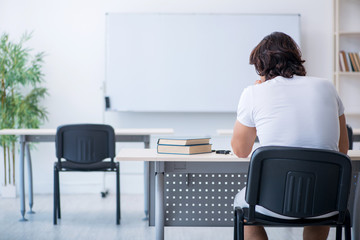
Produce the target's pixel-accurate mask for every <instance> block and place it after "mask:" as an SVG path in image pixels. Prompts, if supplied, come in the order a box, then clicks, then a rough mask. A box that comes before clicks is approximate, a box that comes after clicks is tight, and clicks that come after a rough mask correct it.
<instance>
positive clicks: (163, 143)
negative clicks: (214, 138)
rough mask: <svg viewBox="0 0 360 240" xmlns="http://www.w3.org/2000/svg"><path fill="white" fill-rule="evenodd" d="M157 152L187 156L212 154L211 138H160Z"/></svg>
mask: <svg viewBox="0 0 360 240" xmlns="http://www.w3.org/2000/svg"><path fill="white" fill-rule="evenodd" d="M157 152H158V153H164V154H185V155H188V154H199V153H210V152H211V144H210V138H159V140H158V144H157Z"/></svg>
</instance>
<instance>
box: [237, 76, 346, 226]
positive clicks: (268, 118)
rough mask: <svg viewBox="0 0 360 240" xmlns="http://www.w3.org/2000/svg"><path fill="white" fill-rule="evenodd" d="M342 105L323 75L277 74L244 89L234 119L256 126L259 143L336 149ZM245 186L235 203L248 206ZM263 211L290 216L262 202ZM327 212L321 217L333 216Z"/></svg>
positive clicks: (261, 211)
mask: <svg viewBox="0 0 360 240" xmlns="http://www.w3.org/2000/svg"><path fill="white" fill-rule="evenodd" d="M342 114H344V106H343V104H342V102H341V100H340V98H339V96H338V94H337V93H336V90H335V88H334V86H333V85H332V84H331V83H330V81H327V80H325V79H320V78H314V77H301V76H294V77H293V78H284V77H276V78H274V79H271V80H269V81H266V82H264V83H261V84H257V85H252V86H249V87H247V88H246V89H244V91H243V93H242V95H241V98H240V101H239V106H238V114H237V120H238V121H239V122H240V123H242V124H243V125H245V126H248V127H256V131H257V132H256V133H257V136H258V138H259V141H260V145H261V146H271V145H277V146H292V147H309V148H322V149H329V150H335V151H336V150H338V142H339V136H340V130H339V116H341V115H342ZM245 192H246V188H243V189H242V190H241V191H240V192H239V193H238V194H236V196H235V199H234V207H236V206H240V207H247V206H248V204H247V202H246V201H245ZM255 210H256V211H257V212H260V213H262V214H265V215H268V216H272V217H277V218H284V219H292V218H290V217H285V216H282V215H279V214H277V213H274V212H271V211H269V210H267V209H265V208H263V207H261V206H256V207H255ZM334 214H335V213H329V214H326V215H323V216H321V217H327V216H332V215H334Z"/></svg>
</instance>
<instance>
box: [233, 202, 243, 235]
mask: <svg viewBox="0 0 360 240" xmlns="http://www.w3.org/2000/svg"><path fill="white" fill-rule="evenodd" d="M234 213H235V215H234V240H244V212H243V211H242V209H241V208H236V209H235V210H234Z"/></svg>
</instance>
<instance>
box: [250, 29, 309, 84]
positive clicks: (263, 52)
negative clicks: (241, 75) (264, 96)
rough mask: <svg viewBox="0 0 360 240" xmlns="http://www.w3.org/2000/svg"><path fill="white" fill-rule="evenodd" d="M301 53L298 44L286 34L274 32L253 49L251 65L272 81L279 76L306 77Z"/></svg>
mask: <svg viewBox="0 0 360 240" xmlns="http://www.w3.org/2000/svg"><path fill="white" fill-rule="evenodd" d="M304 62H305V61H304V60H302V59H301V51H300V48H299V46H298V45H297V44H296V42H295V41H294V40H293V39H292V38H291V37H290V36H288V35H286V34H285V33H281V32H273V33H271V34H270V35H268V36H266V37H264V39H263V40H262V41H261V42H260V43H259V44H258V45H257V46H256V47H255V48H254V49H253V51H252V52H251V54H250V64H252V65H254V66H255V69H256V72H257V73H258V74H259V75H260V76H265V79H266V80H270V79H272V78H275V77H277V76H282V77H285V78H291V77H293V76H294V75H298V76H305V75H306V70H305V67H304V66H303V63H304Z"/></svg>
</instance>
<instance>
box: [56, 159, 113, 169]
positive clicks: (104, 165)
mask: <svg viewBox="0 0 360 240" xmlns="http://www.w3.org/2000/svg"><path fill="white" fill-rule="evenodd" d="M118 165H119V163H115V162H107V161H103V162H96V163H91V164H89V163H86V164H82V163H75V162H70V161H62V162H61V169H60V168H59V163H58V162H56V163H55V166H56V167H57V168H58V169H59V170H60V171H115V169H116V168H117V167H118Z"/></svg>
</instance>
